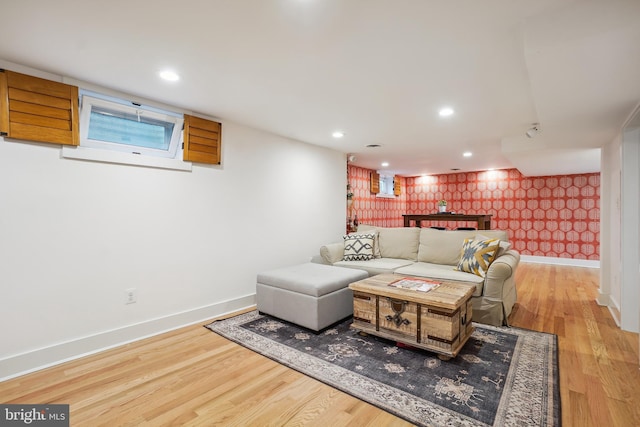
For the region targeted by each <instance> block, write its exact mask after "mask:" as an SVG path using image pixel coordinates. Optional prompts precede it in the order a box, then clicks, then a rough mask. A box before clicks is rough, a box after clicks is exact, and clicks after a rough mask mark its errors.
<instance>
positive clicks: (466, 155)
mask: <svg viewBox="0 0 640 427" xmlns="http://www.w3.org/2000/svg"><path fill="white" fill-rule="evenodd" d="M462 155H463V156H464V157H471V156H473V153H472V152H471V151H465V152H464V153H462Z"/></svg>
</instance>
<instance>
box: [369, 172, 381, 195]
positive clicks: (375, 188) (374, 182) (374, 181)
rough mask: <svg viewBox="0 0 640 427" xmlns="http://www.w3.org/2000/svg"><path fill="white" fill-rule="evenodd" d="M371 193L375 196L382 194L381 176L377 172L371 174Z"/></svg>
mask: <svg viewBox="0 0 640 427" xmlns="http://www.w3.org/2000/svg"><path fill="white" fill-rule="evenodd" d="M369 191H371V193H373V194H378V193H379V192H380V175H379V174H378V173H376V172H370V173H369Z"/></svg>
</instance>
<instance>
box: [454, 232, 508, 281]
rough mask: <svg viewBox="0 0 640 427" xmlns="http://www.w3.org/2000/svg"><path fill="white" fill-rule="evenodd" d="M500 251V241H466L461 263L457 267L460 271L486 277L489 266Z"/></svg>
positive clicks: (463, 246)
mask: <svg viewBox="0 0 640 427" xmlns="http://www.w3.org/2000/svg"><path fill="white" fill-rule="evenodd" d="M498 249H500V241H499V240H498V239H487V240H475V239H466V240H465V241H464V245H462V252H461V257H460V262H458V266H457V267H456V268H457V269H458V270H460V271H464V272H466V273H473V274H476V275H478V276H480V277H484V276H485V274H486V272H487V270H488V269H489V266H490V265H491V263H492V262H493V260H494V259H495V258H496V254H497V253H498Z"/></svg>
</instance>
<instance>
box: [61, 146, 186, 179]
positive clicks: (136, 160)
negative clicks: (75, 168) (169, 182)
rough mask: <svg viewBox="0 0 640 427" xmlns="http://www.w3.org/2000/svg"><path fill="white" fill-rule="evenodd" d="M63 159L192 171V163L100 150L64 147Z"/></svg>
mask: <svg viewBox="0 0 640 427" xmlns="http://www.w3.org/2000/svg"><path fill="white" fill-rule="evenodd" d="M62 157H64V158H66V159H76V160H90V161H92V162H103V163H118V164H123V165H134V166H147V167H151V168H159V169H174V170H182V171H189V172H190V171H191V170H192V169H193V168H192V163H191V162H185V161H183V160H181V159H169V158H165V157H152V156H142V155H139V154H132V153H124V152H120V151H109V150H101V149H99V148H84V147H71V146H68V145H63V146H62Z"/></svg>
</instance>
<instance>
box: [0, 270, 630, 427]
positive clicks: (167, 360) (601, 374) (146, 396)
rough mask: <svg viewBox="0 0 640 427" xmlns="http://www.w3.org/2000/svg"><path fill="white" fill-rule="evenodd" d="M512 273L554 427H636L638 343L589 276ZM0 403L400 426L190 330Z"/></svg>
mask: <svg viewBox="0 0 640 427" xmlns="http://www.w3.org/2000/svg"><path fill="white" fill-rule="evenodd" d="M517 274H518V277H517V279H518V281H517V283H518V301H519V303H518V304H517V306H516V307H517V308H516V309H515V311H514V313H513V314H512V316H511V319H510V321H511V324H512V325H513V326H517V327H522V328H527V329H533V330H537V331H544V332H551V333H555V334H557V335H558V341H559V359H560V391H561V397H562V422H563V426H565V427H568V426H579V427H585V426H593V427H601V426H619V427H630V426H639V425H640V371H639V370H638V335H637V334H632V333H628V332H622V331H621V330H620V329H619V328H618V327H617V326H616V325H615V323H614V322H613V320H612V318H611V315H610V314H609V312H608V310H607V309H606V308H604V307H599V306H598V305H597V304H596V303H595V298H596V295H597V289H598V280H599V271H598V270H597V269H587V268H577V267H565V266H552V265H541V264H526V263H521V264H520V267H519V268H518V273H517ZM0 402H1V403H68V404H70V405H71V425H72V426H139V425H153V426H155V425H189V426H199V425H203V426H212V425H224V426H249V425H258V426H279V425H292V426H293V425H305V426H327V425H331V426H391V425H393V426H402V425H410V424H408V423H406V422H404V421H402V420H401V419H399V418H396V417H394V416H393V415H390V414H388V413H386V412H384V411H382V410H380V409H377V408H376V407H374V406H372V405H369V404H367V403H364V402H362V401H360V400H358V399H355V398H353V397H351V396H349V395H347V394H345V393H342V392H340V391H337V390H335V389H333V388H331V387H329V386H326V385H324V384H322V383H320V382H318V381H315V380H313V379H311V378H308V377H305V376H304V375H302V374H300V373H298V372H296V371H293V370H290V369H288V368H285V367H284V366H282V365H279V364H277V363H275V362H273V361H271V360H269V359H266V358H264V357H262V356H259V355H257V354H255V353H253V352H252V351H250V350H247V349H245V348H243V347H241V346H239V345H236V344H234V343H231V342H230V341H227V340H226V339H224V338H221V337H220V336H218V335H216V334H214V333H212V332H210V331H209V330H207V329H205V328H203V327H202V326H198V325H196V326H189V327H185V328H182V329H179V330H176V331H173V332H170V333H166V334H163V335H159V336H156V337H153V338H149V339H145V340H142V341H138V342H136V343H132V344H128V345H125V346H122V347H119V348H116V349H113V350H109V351H105V352H103V353H100V354H96V355H93V356H89V357H85V358H83V359H79V360H76V361H72V362H68V363H65V364H62V365H59V366H56V367H52V368H49V369H46V370H42V371H39V372H35V373H32V374H29V375H25V376H22V377H19V378H16V379H13V380H9V381H5V382H2V383H0Z"/></svg>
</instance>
